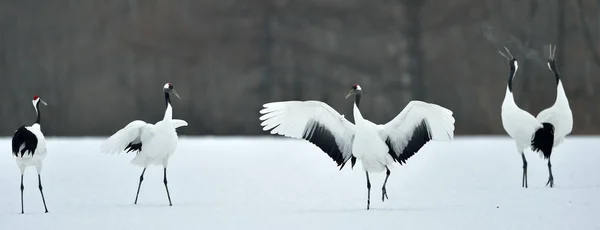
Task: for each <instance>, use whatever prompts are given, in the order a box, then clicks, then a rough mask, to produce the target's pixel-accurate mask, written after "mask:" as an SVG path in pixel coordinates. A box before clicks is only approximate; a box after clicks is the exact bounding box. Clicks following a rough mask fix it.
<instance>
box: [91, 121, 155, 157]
mask: <svg viewBox="0 0 600 230" xmlns="http://www.w3.org/2000/svg"><path fill="white" fill-rule="evenodd" d="M153 128H154V125H153V124H148V123H146V122H144V121H140V120H135V121H132V122H130V123H129V124H127V125H126V126H125V127H124V128H122V129H120V130H119V131H117V132H116V133H115V134H113V135H112V136H110V137H109V138H108V139H107V140H106V141H104V142H103V143H102V145H101V146H100V151H101V152H103V153H108V154H116V153H122V152H123V151H127V152H130V151H140V150H141V148H142V144H143V143H142V142H141V140H142V136H144V137H145V138H144V139H146V137H148V136H151V135H153V134H152V129H153Z"/></svg>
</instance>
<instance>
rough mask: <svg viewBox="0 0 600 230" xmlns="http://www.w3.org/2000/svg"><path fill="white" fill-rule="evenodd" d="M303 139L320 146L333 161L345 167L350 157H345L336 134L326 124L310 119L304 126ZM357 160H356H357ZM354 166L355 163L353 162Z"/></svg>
mask: <svg viewBox="0 0 600 230" xmlns="http://www.w3.org/2000/svg"><path fill="white" fill-rule="evenodd" d="M302 139H304V140H307V141H309V142H310V143H312V144H314V145H316V146H317V147H319V148H320V149H321V150H322V151H323V152H325V153H327V155H329V157H331V159H333V161H335V163H336V164H337V166H339V167H340V170H341V169H342V168H343V167H344V165H345V164H346V162H347V161H348V159H344V154H343V153H342V151H341V150H340V148H339V146H338V145H337V142H336V141H335V136H333V134H332V133H331V131H329V129H327V128H326V127H325V126H324V125H322V124H320V123H319V122H318V121H316V120H310V121H309V122H308V123H307V125H306V127H305V128H304V133H303V134H302ZM355 161H356V160H355ZM353 166H354V164H353Z"/></svg>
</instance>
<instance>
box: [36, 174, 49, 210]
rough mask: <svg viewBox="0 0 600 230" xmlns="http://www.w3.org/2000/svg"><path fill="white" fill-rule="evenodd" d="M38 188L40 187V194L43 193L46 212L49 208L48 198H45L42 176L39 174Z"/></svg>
mask: <svg viewBox="0 0 600 230" xmlns="http://www.w3.org/2000/svg"><path fill="white" fill-rule="evenodd" d="M38 188H39V189H40V194H42V202H44V209H45V210H46V213H48V208H47V207H46V199H45V198H44V192H43V191H42V176H41V175H40V174H38Z"/></svg>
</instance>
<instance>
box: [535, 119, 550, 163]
mask: <svg viewBox="0 0 600 230" xmlns="http://www.w3.org/2000/svg"><path fill="white" fill-rule="evenodd" d="M542 125H543V126H542V128H539V129H538V130H536V131H535V133H534V134H533V139H532V140H531V150H532V151H534V152H537V151H542V154H543V155H544V159H548V158H550V155H552V148H553V146H554V125H552V124H550V123H548V122H544V123H542Z"/></svg>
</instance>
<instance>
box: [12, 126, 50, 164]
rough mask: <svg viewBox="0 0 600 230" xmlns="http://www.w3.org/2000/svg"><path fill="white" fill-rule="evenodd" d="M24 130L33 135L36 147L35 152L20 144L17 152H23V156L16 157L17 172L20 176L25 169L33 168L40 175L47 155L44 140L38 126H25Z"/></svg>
mask: <svg viewBox="0 0 600 230" xmlns="http://www.w3.org/2000/svg"><path fill="white" fill-rule="evenodd" d="M25 129H27V131H29V132H31V133H32V134H33V135H35V138H36V139H37V146H36V148H35V151H31V150H27V149H25V143H22V144H21V145H20V147H19V152H21V151H23V150H25V154H24V155H22V156H20V155H19V156H18V157H16V158H15V161H16V162H17V166H18V167H19V170H21V174H23V173H25V169H26V168H27V167H29V166H35V169H36V171H37V172H38V174H40V173H42V166H43V162H44V159H45V158H46V155H47V150H46V138H45V137H44V134H43V133H42V130H41V127H40V124H37V123H35V124H33V125H31V126H25ZM34 152H35V154H34Z"/></svg>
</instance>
